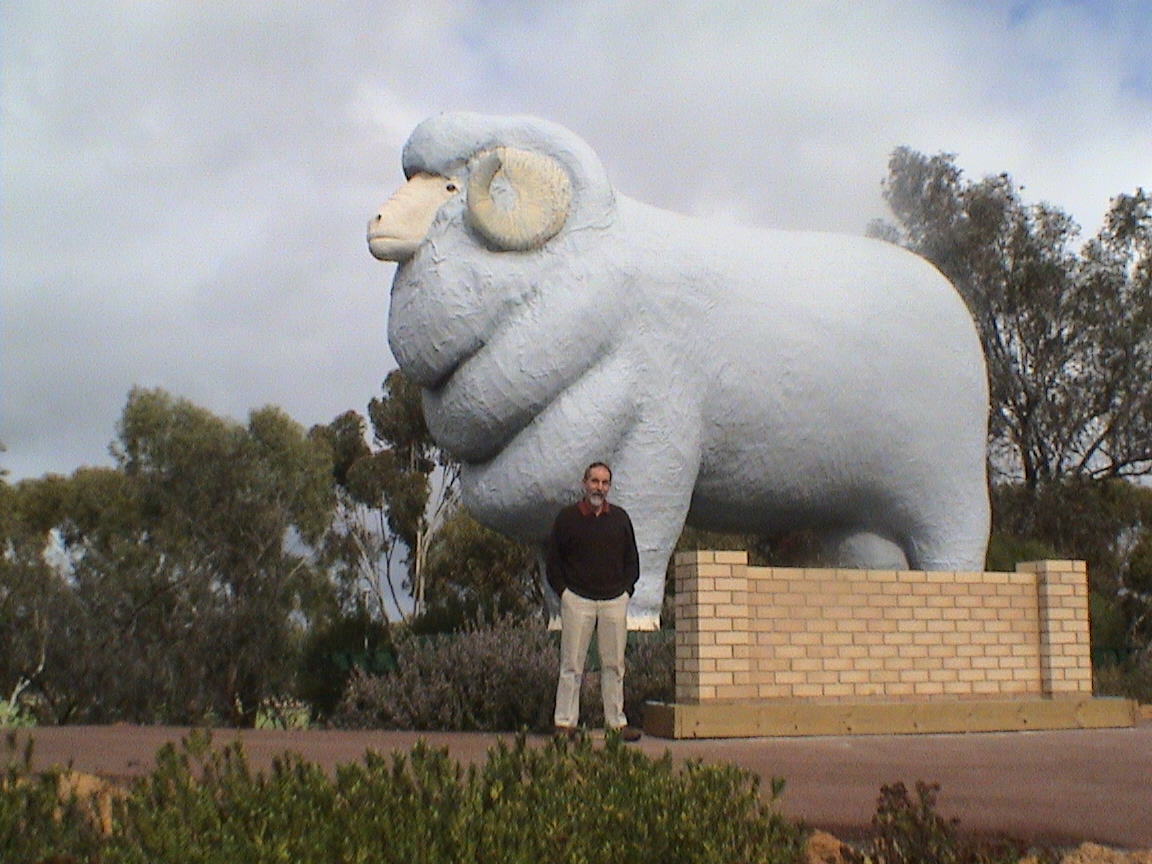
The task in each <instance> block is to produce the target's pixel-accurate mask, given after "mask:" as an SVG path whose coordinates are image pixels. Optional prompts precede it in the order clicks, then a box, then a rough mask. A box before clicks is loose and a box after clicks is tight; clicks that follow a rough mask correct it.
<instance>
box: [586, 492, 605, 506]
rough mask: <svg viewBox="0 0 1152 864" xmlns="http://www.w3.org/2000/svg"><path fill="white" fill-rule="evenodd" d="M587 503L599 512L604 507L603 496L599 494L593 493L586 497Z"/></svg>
mask: <svg viewBox="0 0 1152 864" xmlns="http://www.w3.org/2000/svg"><path fill="white" fill-rule="evenodd" d="M588 503H589V504H591V505H592V507H593V508H594V509H596V510H599V509H600V508H601V507H603V506H604V496H603V495H601V494H600V493H599V492H593V493H592V494H591V495H589V496H588Z"/></svg>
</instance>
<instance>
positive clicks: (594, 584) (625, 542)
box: [547, 462, 641, 741]
mask: <svg viewBox="0 0 1152 864" xmlns="http://www.w3.org/2000/svg"><path fill="white" fill-rule="evenodd" d="M583 485H584V497H583V498H582V499H581V500H580V501H578V502H577V503H575V504H573V505H571V506H569V507H565V508H564V509H563V510H561V511H560V513H559V514H558V515H557V516H556V522H555V523H554V524H553V526H552V534H551V535H550V537H549V538H548V568H547V570H548V584H549V585H551V586H552V590H553V591H555V592H556V593H557V594H558V595H559V596H560V625H561V633H560V681H559V683H558V684H557V685H556V715H555V724H556V734H558V735H572V734H574V733H575V731H576V726H577V724H578V723H579V721H580V682H581V679H582V678H583V677H584V660H585V658H586V656H587V654H588V644H589V642H591V640H592V631H593V630H595V631H596V637H597V646H598V647H599V649H600V694H601V697H602V698H603V699H604V723H605V725H606V726H608V727H609V728H610V729H618V730H619V731H620V737H621V738H623V739H624V740H625V741H639V740H640V737H641V736H640V730H639V729H637V728H636V727H635V726H629V725H628V718H627V717H625V716H624V647H625V645H626V644H627V640H628V598H629V597H631V596H632V592H633V591H635V590H636V580H637V579H638V578H639V576H640V556H639V555H638V554H637V552H636V535H635V533H634V532H633V530H632V520H631V519H629V518H628V514H627V513H626V512H625V511H624V509H623V508H622V507H616V506H612V505H610V504H609V503H608V490H609V489H610V488H611V487H612V469H611V468H609V467H608V466H607V465H605V464H604V463H603V462H593V463H592V464H591V465H589V466H588V468H587V469H586V470H585V471H584V482H583Z"/></svg>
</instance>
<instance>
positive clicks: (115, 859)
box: [28, 734, 802, 864]
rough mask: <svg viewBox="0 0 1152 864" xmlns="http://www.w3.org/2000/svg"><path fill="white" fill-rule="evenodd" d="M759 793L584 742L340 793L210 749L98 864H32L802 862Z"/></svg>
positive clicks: (160, 791)
mask: <svg viewBox="0 0 1152 864" xmlns="http://www.w3.org/2000/svg"><path fill="white" fill-rule="evenodd" d="M758 779H759V778H757V777H756V776H755V775H754V774H751V773H749V772H746V771H744V770H742V769H739V768H736V767H734V766H730V765H704V764H702V763H689V764H687V765H686V766H683V767H681V768H676V767H674V766H673V764H672V759H671V756H669V755H668V754H665V756H664V757H662V758H660V759H652V758H651V757H648V756H646V755H645V754H644V753H643V752H642V751H640V750H637V749H636V748H630V747H626V746H625V745H624V744H622V743H621V741H620V739H619V736H617V735H615V734H612V735H609V736H607V738H606V739H605V743H604V746H603V747H597V748H594V747H593V746H592V744H591V742H590V740H589V739H588V738H586V737H584V738H581V739H579V740H577V741H575V742H573V743H571V744H570V743H569V742H566V741H555V742H551V743H549V744H547V745H545V746H543V747H529V746H527V744H526V739H525V738H524V737H523V736H520V737H519V738H518V739H517V740H516V742H515V744H514V745H512V746H508V745H505V744H500V745H498V746H497V747H495V748H494V749H493V750H491V751H489V754H488V759H487V761H486V762H485V763H484V764H483V765H482V766H477V765H474V766H471V767H470V768H469V769H468V770H467V771H465V770H464V769H462V768H461V766H460V765H459V764H458V763H456V762H454V761H452V760H450V759H449V758H448V755H447V751H446V750H436V749H433V748H430V747H428V746H427V745H425V744H424V743H423V742H421V743H418V744H417V745H416V746H415V747H414V748H413V749H412V751H411V752H410V753H409V754H407V755H405V754H400V753H396V754H393V755H392V756H391V757H390V758H389V757H384V756H381V755H378V754H373V753H371V752H369V753H368V754H367V755H366V756H365V760H364V762H363V763H357V764H350V765H344V766H341V767H339V768H338V769H337V770H336V772H335V777H334V778H330V777H329V776H328V775H327V774H325V773H324V771H323V770H321V769H320V768H319V767H318V766H316V765H314V764H312V763H309V762H306V761H304V760H302V759H301V758H300V757H298V756H293V755H285V756H283V757H281V758H279V759H277V760H276V761H275V762H274V764H273V767H272V770H271V772H270V773H268V774H263V773H253V771H252V770H251V769H250V767H249V765H248V762H247V759H246V758H245V756H244V752H243V750H242V748H241V746H240V745H239V744H238V743H237V744H232V745H229V746H227V747H225V748H223V749H213V748H212V747H211V739H210V738H209V737H208V736H207V735H205V734H199V735H193V736H192V737H190V738H189V739H186V740H185V741H184V742H183V743H182V745H181V747H180V748H179V749H177V748H176V747H175V746H173V745H168V746H166V747H165V748H163V749H162V750H161V751H160V752H159V754H158V755H157V768H156V769H155V771H154V772H153V773H152V774H151V775H150V776H148V777H146V778H144V779H143V780H141V781H138V782H137V783H136V784H135V785H134V786H133V788H132V790H131V792H130V793H129V795H128V796H127V798H126V799H125V800H124V801H123V802H121V803H119V804H118V805H117V808H116V818H115V820H114V822H113V825H112V831H111V834H110V835H109V836H108V837H107V838H104V839H103V840H101V841H99V847H100V848H99V849H97V850H95V853H96V854H93V855H89V853H90V852H92V851H93V850H92V849H91V848H89V847H84V848H81V847H80V846H78V845H77V846H71V847H67V846H65V847H60V846H49V845H47V844H46V843H45V842H43V841H41V840H40V839H38V838H37V835H36V834H35V833H34V832H33V833H32V834H31V839H29V844H31V845H30V846H29V848H28V852H29V853H30V855H29V857H28V860H33V861H35V860H40V858H41V856H46V855H48V854H59V855H61V856H62V859H63V860H82V859H81V858H80V857H78V856H80V855H83V856H84V857H85V858H88V860H96V859H97V858H98V859H99V860H100V861H101V862H102V864H144V862H148V864H166V862H188V861H196V862H200V864H216V862H221V864H223V862H234V861H292V862H294V864H311V862H330V861H347V862H352V861H372V862H381V864H389V862H404V864H408V862H413V864H439V862H461V861H501V862H512V864H515V862H537V861H550V862H556V864H565V862H583V864H600V862H604V864H609V862H610V864H642V862H653V864H655V862H660V864H663V862H683V864H694V862H701V864H703V862H707V864H714V862H715V864H727V862H733V864H735V862H746V861H758V862H765V864H786V862H793V861H796V860H798V857H799V853H800V847H801V839H802V832H801V829H800V828H799V827H798V826H797V825H795V824H794V823H792V822H789V821H788V820H786V819H785V818H784V817H782V816H781V815H780V814H779V813H778V812H777V811H776V810H775V808H774V806H773V801H769V802H768V803H767V804H766V803H764V802H763V801H762V800H761V798H760V791H759V783H758ZM780 785H781V784H780V781H774V782H773V789H772V791H771V795H772V798H773V799H774V798H775V795H776V794H778V792H779V788H780ZM75 818H76V817H75V815H73V816H70V817H68V818H66V819H65V820H64V821H65V822H71V821H72V820H73V819H75ZM50 821H51V820H50V817H41V820H40V822H39V823H38V827H42V826H43V825H46V824H47V823H48V822H50ZM37 853H39V854H37ZM65 855H67V856H68V857H67V858H63V856H65ZM73 856H77V857H73Z"/></svg>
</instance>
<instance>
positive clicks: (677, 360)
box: [368, 113, 989, 629]
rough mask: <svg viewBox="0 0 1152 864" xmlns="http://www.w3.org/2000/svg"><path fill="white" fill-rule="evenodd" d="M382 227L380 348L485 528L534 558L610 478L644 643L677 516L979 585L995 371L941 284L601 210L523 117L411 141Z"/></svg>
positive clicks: (604, 189)
mask: <svg viewBox="0 0 1152 864" xmlns="http://www.w3.org/2000/svg"><path fill="white" fill-rule="evenodd" d="M403 165H404V174H405V175H406V176H407V178H408V182H407V184H406V185H404V186H403V187H401V188H400V190H399V191H397V192H396V194H395V195H393V196H392V198H390V199H389V200H388V201H387V203H385V204H384V206H383V207H382V208H381V209H380V210H379V211H378V212H377V213H376V214H375V215H374V216H373V217H372V218H371V220H370V221H369V225H368V245H369V248H370V250H371V251H372V254H373V255H375V256H376V257H377V258H379V259H382V260H385V261H395V262H396V263H397V264H398V265H399V266H398V267H397V269H396V275H395V279H394V281H393V283H392V302H391V311H390V315H389V322H388V340H389V344H390V345H391V348H392V353H393V355H394V356H395V358H396V361H397V362H398V363H399V365H400V368H401V369H403V371H404V372H405V373H406V374H407V375H409V376H410V377H411V378H413V379H415V381H417V382H419V384H420V385H421V386H422V387H423V394H424V413H425V416H426V418H427V421H428V427H429V429H430V430H431V433H432V436H433V437H434V438H435V440H436V442H437V443H438V444H439V445H440V446H441V447H443V448H444V449H445V450H447V451H448V452H449V453H451V454H453V455H454V456H456V457H457V458H458V459H459V460H460V461H461V463H462V466H463V467H462V470H461V486H462V494H463V500H464V502H465V504H466V505H467V507H468V509H469V510H470V511H471V513H472V514H473V515H474V516H475V517H476V518H477V519H478V520H479V521H480V522H482V523H484V524H486V525H488V526H490V527H492V528H495V529H496V530H498V531H501V532H503V533H505V534H508V535H510V536H513V537H518V538H521V539H523V540H526V541H532V542H541V541H543V539H544V538H545V537H546V536H547V533H548V530H549V528H550V526H551V522H552V519H553V517H554V516H555V514H556V511H557V510H558V509H559V508H560V507H561V506H562V505H563V504H566V503H569V502H570V501H571V500H572V499H573V497H574V494H575V493H576V491H577V490H578V488H579V486H578V483H579V480H580V477H581V475H582V472H583V470H584V467H585V466H586V465H587V464H588V463H590V462H592V461H596V460H604V461H607V462H608V463H610V464H611V465H612V468H613V470H614V481H615V482H614V490H613V497H614V500H616V501H617V502H619V503H620V504H621V505H622V506H623V507H625V508H626V509H627V510H628V511H629V513H630V514H631V515H632V520H633V522H634V523H635V527H636V536H637V543H638V546H639V550H640V564H641V576H640V582H639V584H638V586H637V590H636V593H635V595H634V596H633V598H632V601H631V605H630V607H629V626H630V627H632V628H634V629H645V628H651V627H655V626H658V622H659V615H660V607H661V600H662V597H663V593H664V574H665V569H666V567H667V564H668V559H669V556H670V554H671V552H672V550H673V547H674V545H675V543H676V540H677V537H678V536H679V534H680V531H681V529H682V527H683V525H684V523H685V520H687V521H688V522H689V523H690V524H692V525H696V526H699V527H702V528H706V529H710V530H717V531H729V532H760V533H769V532H777V531H783V530H791V529H799V528H811V529H814V530H816V531H818V532H819V533H820V535H821V536H822V537H823V538H824V540H825V542H826V544H827V546H828V548H829V550H830V552H831V553H832V554H834V555H835V556H836V557H837V559H838V561H839V562H840V563H841V564H842V565H843V566H854V567H869V568H881V567H883V568H906V567H909V566H910V567H912V568H916V569H932V570H977V569H982V568H983V563H984V551H985V545H986V543H987V537H988V521H989V515H988V495H987V488H986V479H985V441H986V429H987V413H988V392H987V381H986V377H985V370H984V358H983V355H982V353H981V350H980V343H979V341H978V339H977V335H976V331H975V328H974V326H973V322H972V319H971V317H970V315H969V313H968V310H967V309H966V308H965V306H964V303H963V302H962V301H961V299H960V297H959V296H958V295H957V293H956V291H955V290H954V289H953V287H952V285H951V284H949V282H948V281H947V280H946V279H945V278H944V277H943V276H942V275H941V274H940V273H939V272H938V271H937V270H936V269H934V268H933V267H932V266H931V265H930V264H928V263H927V262H926V261H924V260H923V259H921V258H918V257H917V256H915V255H913V254H911V253H910V252H907V251H905V250H903V249H900V248H898V247H896V246H894V245H891V244H888V243H884V242H880V241H877V240H869V239H864V238H861V237H855V236H846V235H838V234H823V233H811V232H792V231H765V230H755V229H751V228H743V227H737V226H734V225H731V224H727V223H723V222H719V221H716V220H710V219H696V218H690V217H688V216H683V215H680V214H677V213H671V212H668V211H665V210H661V209H657V208H655V207H651V206H649V205H647V204H642V203H640V202H638V201H635V200H633V199H631V198H628V197H626V196H624V195H621V194H618V193H617V192H615V191H614V190H613V188H612V185H611V184H610V183H609V181H608V178H607V176H606V174H605V171H604V168H603V166H602V165H601V163H600V160H599V159H598V158H597V156H596V154H595V153H594V152H593V150H592V149H591V148H590V147H589V145H588V144H586V143H585V142H584V141H583V140H581V139H580V138H579V137H577V136H576V135H574V134H573V133H572V132H570V131H568V130H567V129H565V128H563V127H561V126H558V125H555V124H553V123H549V122H545V121H543V120H539V119H535V118H531V117H490V116H482V115H479V114H471V113H451V114H443V115H440V116H436V117H432V118H430V119H428V120H426V121H424V122H423V123H421V124H420V125H419V126H418V127H417V128H416V130H415V131H414V132H413V133H412V135H411V137H410V138H409V139H408V142H407V144H406V145H405V147H404V153H403Z"/></svg>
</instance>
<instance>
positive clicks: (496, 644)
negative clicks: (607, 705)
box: [331, 618, 676, 732]
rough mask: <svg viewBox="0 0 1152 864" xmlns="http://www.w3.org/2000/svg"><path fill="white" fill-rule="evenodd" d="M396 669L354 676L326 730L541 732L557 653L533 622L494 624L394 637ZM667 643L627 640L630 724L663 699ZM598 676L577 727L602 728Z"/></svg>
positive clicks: (671, 685)
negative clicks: (649, 702)
mask: <svg viewBox="0 0 1152 864" xmlns="http://www.w3.org/2000/svg"><path fill="white" fill-rule="evenodd" d="M395 650H396V654H397V666H398V669H397V670H396V671H395V672H393V673H390V674H388V675H368V674H364V673H362V672H357V673H355V674H354V675H353V676H352V678H351V679H350V681H349V685H348V689H347V691H346V693H345V696H344V699H343V701H342V702H341V704H340V706H339V708H338V709H337V710H336V711H335V712H334V714H333V715H332V719H331V722H332V725H334V726H337V727H341V728H352V729H365V728H369V729H417V730H445V731H446V730H461V731H471V730H477V731H496V732H499V731H505V732H508V731H521V730H525V731H540V732H542V731H547V730H548V729H550V728H551V725H552V713H553V709H554V708H555V704H556V678H557V675H558V673H559V651H558V648H557V643H556V640H555V634H551V633H549V632H548V631H547V630H546V629H545V628H544V626H543V625H542V624H541V623H539V622H531V621H516V620H513V619H509V618H504V619H499V620H497V621H496V622H495V623H493V624H491V625H484V626H476V627H473V628H471V629H469V630H466V631H464V632H462V633H456V634H451V635H446V636H442V637H437V638H432V637H423V638H419V637H414V636H410V635H408V636H403V637H399V638H397V639H396V642H395ZM674 667H675V645H674V643H673V641H672V640H671V639H667V638H645V639H640V640H637V641H635V644H633V645H631V646H630V647H629V650H628V659H627V669H628V671H627V674H626V675H625V678H624V703H625V705H624V707H625V712H626V713H627V715H628V720H629V722H630V723H636V724H639V723H640V719H641V718H640V715H641V713H642V710H643V704H644V702H645V701H647V700H659V701H672V699H673V697H674V695H675V689H676V684H675V671H674ZM599 686H600V685H599V675H598V674H597V673H596V672H595V671H590V672H588V673H586V675H585V678H584V684H583V687H582V690H581V712H582V720H583V724H584V725H585V726H588V727H598V726H602V725H603V723H604V710H603V705H602V702H601V699H600V691H599Z"/></svg>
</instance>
